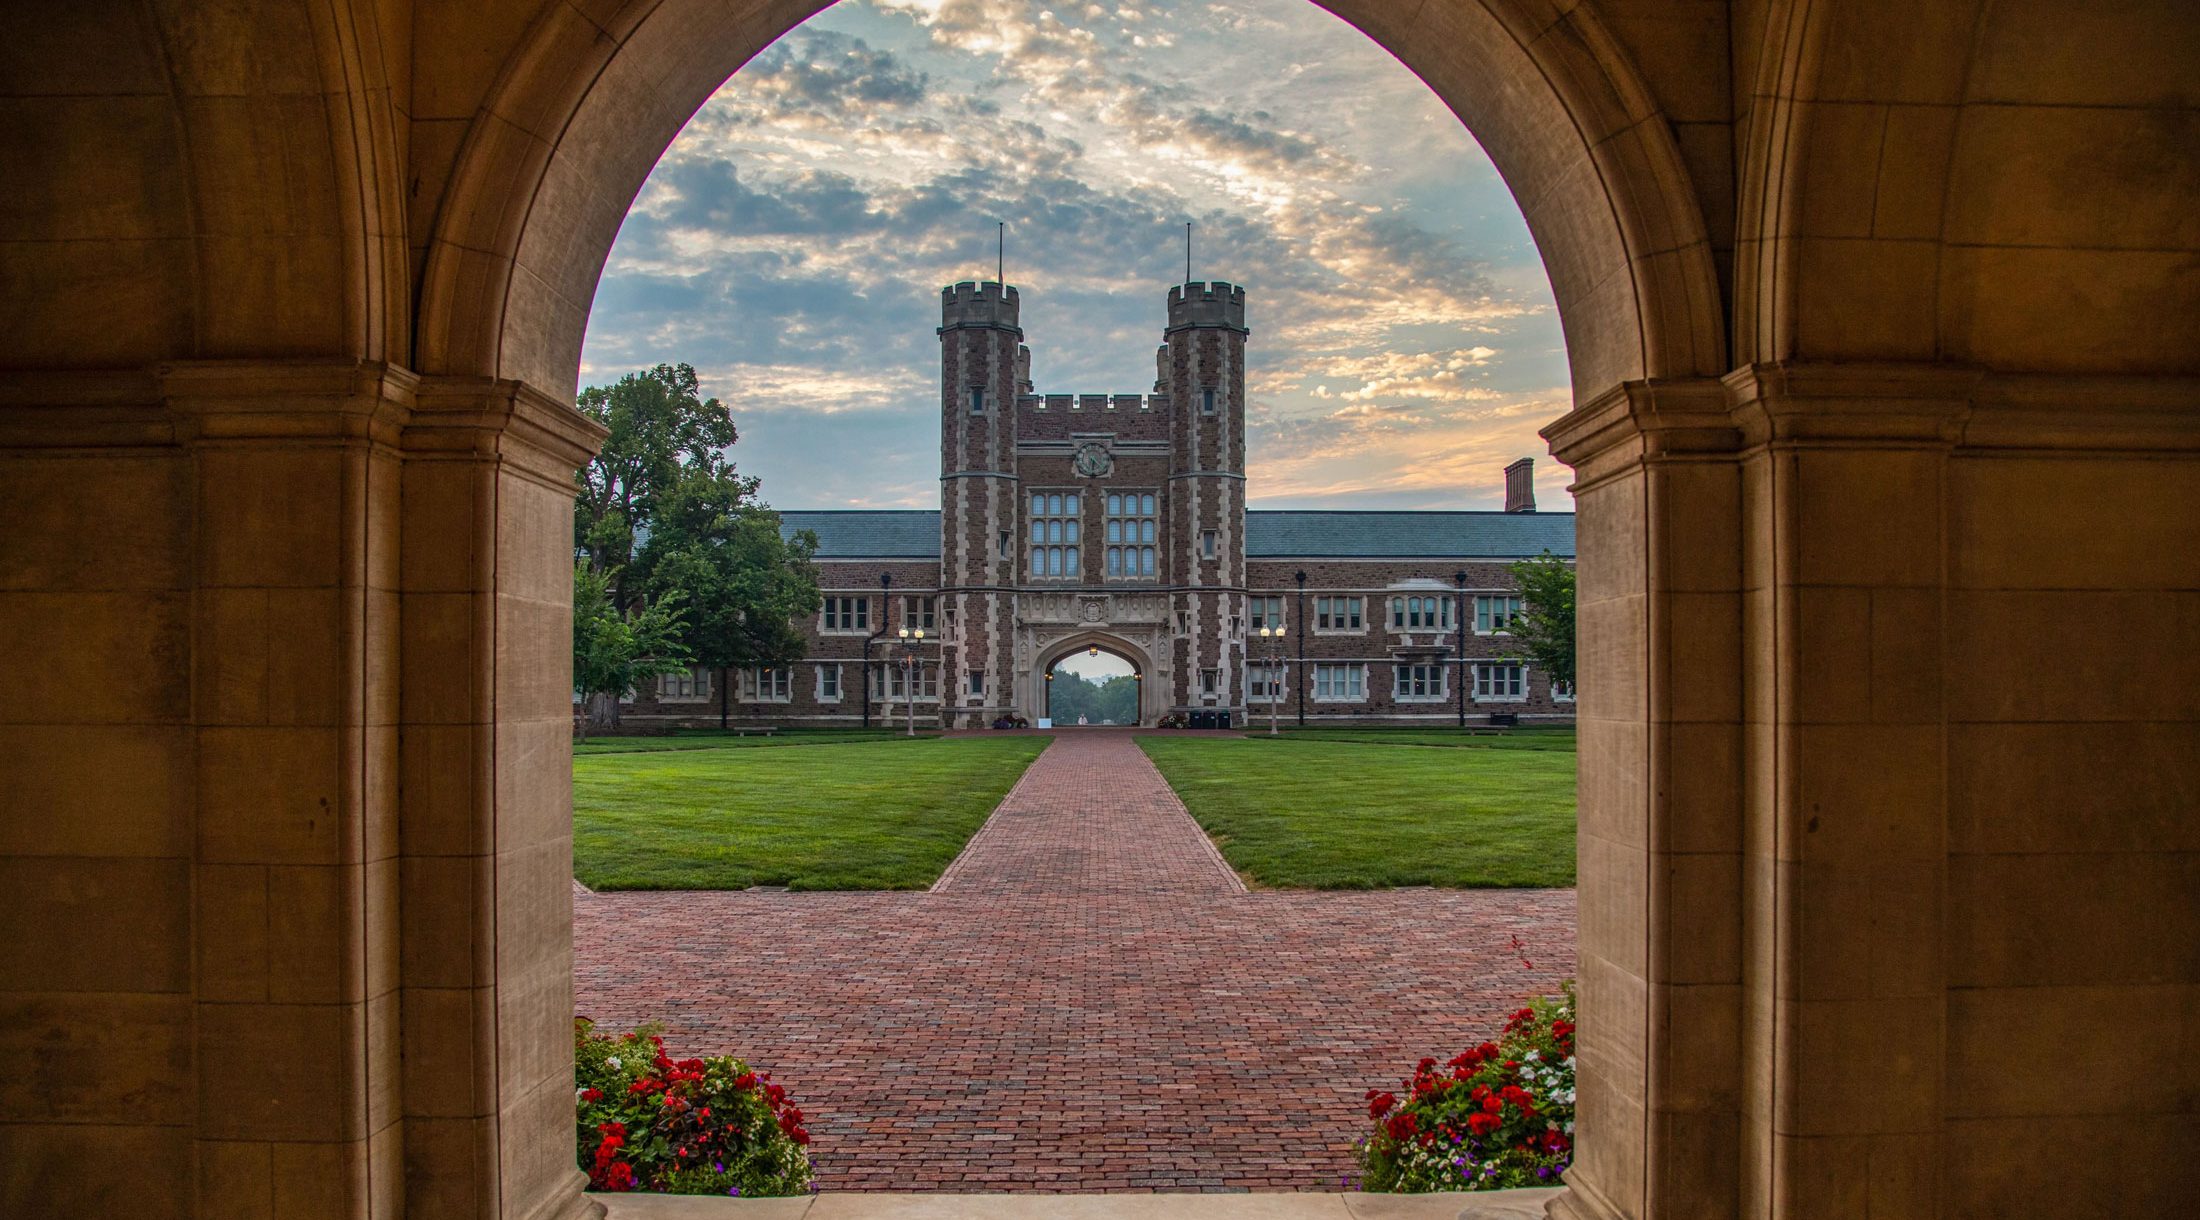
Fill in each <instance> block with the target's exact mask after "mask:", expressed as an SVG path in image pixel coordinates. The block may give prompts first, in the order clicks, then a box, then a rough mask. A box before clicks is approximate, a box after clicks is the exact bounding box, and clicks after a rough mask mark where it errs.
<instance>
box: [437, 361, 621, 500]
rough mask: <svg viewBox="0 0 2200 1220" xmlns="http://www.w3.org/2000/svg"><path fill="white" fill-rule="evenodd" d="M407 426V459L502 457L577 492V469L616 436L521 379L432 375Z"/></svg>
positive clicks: (529, 473)
mask: <svg viewBox="0 0 2200 1220" xmlns="http://www.w3.org/2000/svg"><path fill="white" fill-rule="evenodd" d="M417 399H418V403H419V406H418V409H417V410H416V411H415V412H414V414H413V417H412V422H411V424H410V426H409V427H407V428H406V429H405V438H404V444H405V455H406V457H407V458H408V459H425V460H435V459H439V458H440V459H469V460H476V461H479V460H497V461H500V462H503V463H506V464H508V465H510V466H511V467H512V468H513V469H514V470H515V471H516V472H517V473H520V474H523V475H526V476H528V477H531V478H533V479H535V480H537V481H539V482H544V483H548V484H550V485H552V486H554V487H557V488H560V489H562V490H566V491H570V490H572V486H573V472H574V471H575V470H578V469H579V468H580V467H581V466H582V465H583V464H585V463H586V462H587V461H588V459H589V458H591V457H593V456H595V454H596V451H597V450H598V449H600V448H602V446H603V443H604V440H605V438H607V437H608V436H610V432H609V431H607V430H606V429H605V428H604V426H603V425H602V424H599V423H597V422H596V421H595V420H593V419H590V418H589V417H588V416H586V415H583V414H581V413H580V412H579V411H577V410H575V409H574V408H572V407H570V406H568V405H566V404H565V403H564V402H563V401H561V400H559V399H557V398H555V397H552V396H551V395H549V394H545V393H543V392H542V391H540V390H537V389H535V388H534V387H532V386H530V385H528V384H526V383H525V382H520V381H511V380H506V379H499V378H491V377H429V378H426V379H425V380H423V381H422V382H421V384H420V389H419V393H418V395H417Z"/></svg>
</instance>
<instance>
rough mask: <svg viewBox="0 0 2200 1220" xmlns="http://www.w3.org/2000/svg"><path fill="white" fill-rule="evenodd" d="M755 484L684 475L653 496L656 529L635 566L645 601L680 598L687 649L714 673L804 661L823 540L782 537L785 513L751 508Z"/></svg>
mask: <svg viewBox="0 0 2200 1220" xmlns="http://www.w3.org/2000/svg"><path fill="white" fill-rule="evenodd" d="M755 494H756V480H755V479H752V478H746V477H743V476H740V475H737V474H735V473H734V472H733V471H732V470H731V469H726V468H718V469H705V468H699V467H697V468H688V469H687V471H686V473H685V475H684V476H683V477H682V478H680V479H679V481H678V482H676V483H675V484H673V485H672V486H671V487H670V488H668V489H667V490H666V491H664V492H663V493H662V494H661V495H659V496H658V497H657V500H656V520H655V524H654V525H653V526H652V528H651V530H650V534H649V538H648V540H647V541H646V542H644V543H643V544H642V548H641V551H640V553H639V554H638V555H637V556H636V557H635V569H636V575H637V577H638V580H637V582H636V583H637V584H638V586H639V587H640V589H641V590H642V591H643V592H644V593H645V594H646V595H649V596H654V597H657V598H660V599H662V598H665V597H677V598H679V599H680V604H681V605H682V607H683V608H684V609H685V610H686V611H687V622H686V627H685V629H684V630H683V631H682V633H681V640H682V642H683V643H684V644H686V646H687V649H688V651H689V652H690V653H691V654H692V655H693V657H694V659H695V661H696V662H697V663H698V664H702V665H707V666H710V667H711V668H713V669H717V668H721V667H734V668H738V667H741V666H747V665H777V664H784V663H786V662H790V661H795V660H798V659H800V658H801V656H802V654H803V651H804V646H805V644H806V642H807V641H806V639H805V637H804V635H803V632H802V630H801V628H800V627H798V626H797V625H796V624H797V622H798V621H800V620H806V619H808V618H809V617H810V616H812V615H815V614H816V613H817V612H818V608H819V606H820V605H821V604H822V603H823V599H822V598H821V597H820V595H819V593H818V589H817V568H816V566H815V565H814V564H813V562H812V560H813V559H814V558H815V556H816V554H817V536H816V535H815V534H812V533H810V532H809V531H807V530H805V531H803V532H802V533H800V534H798V535H797V536H796V537H794V538H793V539H788V538H785V537H783V536H781V534H780V529H779V514H777V513H775V512H773V511H771V509H769V508H767V507H765V506H764V505H763V504H762V503H760V502H758V501H757V500H756V499H755Z"/></svg>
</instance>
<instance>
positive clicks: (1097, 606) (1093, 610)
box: [1077, 597, 1108, 623]
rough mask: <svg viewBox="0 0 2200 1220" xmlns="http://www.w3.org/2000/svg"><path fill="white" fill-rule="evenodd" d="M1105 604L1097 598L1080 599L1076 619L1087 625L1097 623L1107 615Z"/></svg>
mask: <svg viewBox="0 0 2200 1220" xmlns="http://www.w3.org/2000/svg"><path fill="white" fill-rule="evenodd" d="M1107 611H1108V606H1107V603H1106V602H1105V601H1103V600H1101V599H1100V598H1097V597H1087V598H1084V599H1082V600H1081V601H1080V602H1079V603H1078V606H1077V617H1078V618H1079V619H1080V620H1082V621H1084V622H1087V623H1097V622H1099V621H1100V620H1101V619H1102V618H1103V617H1105V616H1106V615H1107Z"/></svg>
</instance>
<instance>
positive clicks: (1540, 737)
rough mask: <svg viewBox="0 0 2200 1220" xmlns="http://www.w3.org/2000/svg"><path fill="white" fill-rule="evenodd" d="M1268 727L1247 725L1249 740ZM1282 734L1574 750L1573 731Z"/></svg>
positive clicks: (1317, 729)
mask: <svg viewBox="0 0 2200 1220" xmlns="http://www.w3.org/2000/svg"><path fill="white" fill-rule="evenodd" d="M1267 732H1268V726H1267V725H1266V724H1264V723H1261V722H1259V721H1257V720H1256V721H1251V722H1248V723H1247V724H1246V725H1245V735H1246V736H1248V737H1260V736H1266V735H1267ZM1281 734H1282V736H1284V737H1288V738H1291V739H1293V740H1295V741H1349V742H1358V743H1361V744H1365V745H1393V746H1465V747H1471V748H1476V749H1484V750H1564V751H1566V752H1568V753H1571V752H1572V751H1573V748H1574V730H1573V729H1571V728H1550V729H1543V728H1535V729H1504V730H1501V731H1499V732H1495V733H1493V732H1490V731H1489V730H1487V729H1484V730H1482V731H1481V732H1479V733H1477V732H1474V731H1472V730H1467V731H1461V730H1459V729H1456V728H1425V729H1423V728H1388V727H1382V728H1376V727H1370V728H1355V727H1352V726H1343V725H1341V726H1337V727H1329V726H1325V725H1309V726H1307V727H1306V728H1303V729H1295V728H1292V727H1290V726H1289V725H1285V726H1283V728H1282V730H1281Z"/></svg>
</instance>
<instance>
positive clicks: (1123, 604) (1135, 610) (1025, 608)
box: [1016, 592, 1169, 629]
mask: <svg viewBox="0 0 2200 1220" xmlns="http://www.w3.org/2000/svg"><path fill="white" fill-rule="evenodd" d="M1168 617H1169V599H1168V597H1167V596H1166V595H1165V594H1161V593H1148V592H1139V593H1112V592H1100V593H1091V592H1077V593H1071V592H1062V593H1025V594H1022V595H1020V596H1019V597H1018V598H1017V599H1016V621H1017V625H1018V626H1025V625H1032V626H1036V625H1039V624H1054V623H1060V624H1071V625H1074V626H1076V627H1078V628H1080V629H1083V628H1091V627H1102V626H1121V625H1127V624H1161V623H1165V622H1167V621H1168Z"/></svg>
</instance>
